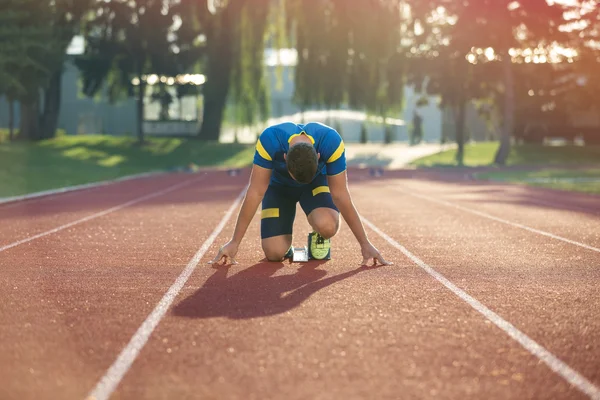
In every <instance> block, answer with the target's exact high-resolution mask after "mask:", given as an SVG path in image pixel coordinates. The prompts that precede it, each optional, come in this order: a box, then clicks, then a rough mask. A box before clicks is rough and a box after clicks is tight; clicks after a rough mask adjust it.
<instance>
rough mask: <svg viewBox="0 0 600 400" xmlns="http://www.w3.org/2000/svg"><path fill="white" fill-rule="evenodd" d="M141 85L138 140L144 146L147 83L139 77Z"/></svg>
mask: <svg viewBox="0 0 600 400" xmlns="http://www.w3.org/2000/svg"><path fill="white" fill-rule="evenodd" d="M138 78H139V80H140V84H139V85H138V92H137V113H136V119H137V139H138V144H140V145H141V144H144V94H145V92H146V83H145V82H144V81H143V80H142V77H141V76H139V77H138Z"/></svg>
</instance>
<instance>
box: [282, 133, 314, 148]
mask: <svg viewBox="0 0 600 400" xmlns="http://www.w3.org/2000/svg"><path fill="white" fill-rule="evenodd" d="M300 135H306V136H307V137H308V138H309V139H310V141H311V142H312V144H313V145H314V144H315V138H314V137H312V136H310V135H309V134H308V133H306V132H304V131H302V132H300V133H294V134H293V135H292V136H290V138H289V139H288V143H290V142H291V141H292V139H294V138H295V137H296V136H300Z"/></svg>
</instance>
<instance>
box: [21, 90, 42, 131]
mask: <svg viewBox="0 0 600 400" xmlns="http://www.w3.org/2000/svg"><path fill="white" fill-rule="evenodd" d="M39 108H40V101H39V99H38V98H37V96H34V97H33V98H32V99H28V100H24V101H21V126H20V128H19V131H20V135H19V136H20V138H21V139H24V140H40V139H41V132H40V115H39Z"/></svg>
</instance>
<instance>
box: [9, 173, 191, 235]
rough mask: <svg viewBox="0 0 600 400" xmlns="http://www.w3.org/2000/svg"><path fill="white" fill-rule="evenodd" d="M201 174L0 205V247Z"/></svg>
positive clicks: (163, 178)
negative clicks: (0, 222)
mask: <svg viewBox="0 0 600 400" xmlns="http://www.w3.org/2000/svg"><path fill="white" fill-rule="evenodd" d="M202 176H203V174H172V175H164V176H158V177H156V178H154V179H143V180H135V181H126V182H119V183H116V184H114V185H108V186H103V187H102V188H97V189H93V190H92V189H90V190H85V191H80V192H73V193H72V194H70V195H69V196H57V197H53V198H48V199H43V200H42V199H40V200H39V201H35V202H31V201H24V202H18V203H13V204H11V205H10V207H9V205H6V206H4V207H2V206H1V205H0V221H2V224H1V227H0V247H3V246H7V245H10V244H11V243H14V242H17V241H19V240H23V239H26V238H28V237H32V236H35V235H38V234H41V233H43V232H47V231H50V230H52V229H55V228H57V227H60V226H62V225H65V224H69V223H73V222H75V221H78V220H81V219H84V218H87V217H90V216H92V215H93V214H96V213H102V212H104V211H106V210H109V209H111V208H113V207H118V206H119V205H122V204H124V203H127V202H130V201H134V200H136V199H138V198H141V197H144V196H148V195H151V194H153V193H157V192H160V191H164V190H167V189H168V188H169V187H172V186H175V185H179V184H184V183H185V182H187V181H191V180H193V179H197V178H202Z"/></svg>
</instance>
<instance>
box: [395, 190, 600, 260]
mask: <svg viewBox="0 0 600 400" xmlns="http://www.w3.org/2000/svg"><path fill="white" fill-rule="evenodd" d="M392 189H394V190H396V191H398V192H401V193H404V194H407V195H409V196H413V197H417V198H420V199H423V200H428V201H431V202H434V203H438V204H442V205H444V206H447V207H452V208H456V209H457V210H461V211H466V212H468V213H471V214H475V215H478V216H480V217H484V218H488V219H491V220H494V221H497V222H501V223H503V224H507V225H510V226H514V227H515V228H521V229H524V230H526V231H529V232H532V233H537V234H538V235H543V236H547V237H549V238H552V239H556V240H561V241H563V242H565V243H570V244H573V245H575V246H579V247H583V248H584V249H588V250H592V251H595V252H598V253H600V248H598V247H593V246H590V245H587V244H585V243H581V242H577V241H575V240H571V239H567V238H564V237H562V236H558V235H554V234H552V233H550V232H546V231H542V230H540V229H535V228H531V227H529V226H526V225H523V224H519V223H517V222H512V221H508V220H506V219H502V218H498V217H495V216H493V215H491V214H488V213H484V212H481V211H476V210H472V209H470V208H467V207H463V206H459V205H458V204H454V203H451V202H449V201H445V200H440V199H436V198H433V197H429V196H426V195H423V194H419V193H412V192H408V191H406V190H402V189H400V188H397V187H392Z"/></svg>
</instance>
